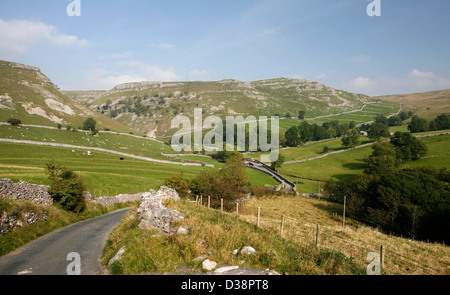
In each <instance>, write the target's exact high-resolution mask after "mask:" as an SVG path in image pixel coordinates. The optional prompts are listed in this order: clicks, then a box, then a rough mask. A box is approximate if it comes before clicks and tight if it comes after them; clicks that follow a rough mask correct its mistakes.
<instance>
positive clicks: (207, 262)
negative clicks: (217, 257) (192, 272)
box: [202, 259, 217, 271]
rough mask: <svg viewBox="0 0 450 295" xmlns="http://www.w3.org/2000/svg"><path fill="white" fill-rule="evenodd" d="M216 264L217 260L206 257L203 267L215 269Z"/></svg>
mask: <svg viewBox="0 0 450 295" xmlns="http://www.w3.org/2000/svg"><path fill="white" fill-rule="evenodd" d="M216 266H217V262H214V261H211V260H209V259H206V260H204V261H203V262H202V268H203V269H204V270H207V271H211V270H213V269H214V268H216Z"/></svg>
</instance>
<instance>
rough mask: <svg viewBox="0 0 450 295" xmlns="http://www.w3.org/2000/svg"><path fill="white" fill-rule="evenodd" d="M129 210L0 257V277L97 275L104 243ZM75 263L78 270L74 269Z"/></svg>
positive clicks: (78, 225) (58, 232)
mask: <svg viewBox="0 0 450 295" xmlns="http://www.w3.org/2000/svg"><path fill="white" fill-rule="evenodd" d="M128 210H130V208H124V209H120V210H117V211H114V212H111V213H108V214H105V215H103V216H99V217H96V218H92V219H89V220H85V221H82V222H78V223H75V224H72V225H69V226H66V227H64V228H61V229H58V230H55V231H53V232H51V233H49V234H46V235H45V236H42V237H40V238H39V239H36V240H34V241H32V242H30V243H28V244H26V245H25V246H23V247H21V248H19V249H17V250H15V251H13V252H11V253H10V254H7V255H4V256H2V257H0V275H66V274H68V270H69V274H81V275H98V274H100V258H101V255H102V251H103V247H104V246H105V243H106V240H107V239H108V236H109V234H110V233H111V231H112V230H113V229H114V227H116V226H117V225H118V224H119V222H120V220H121V219H122V217H123V216H124V215H125V213H127V212H128ZM70 253H76V254H75V256H74V254H71V255H69V254H70ZM78 254H79V255H78ZM76 256H78V257H76ZM78 258H79V259H78ZM78 261H79V262H80V264H78V265H79V267H78V266H75V263H77V262H78Z"/></svg>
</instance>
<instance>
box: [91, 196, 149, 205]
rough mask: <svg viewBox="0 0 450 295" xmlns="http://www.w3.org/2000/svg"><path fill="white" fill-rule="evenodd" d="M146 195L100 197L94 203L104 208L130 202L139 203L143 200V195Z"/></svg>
mask: <svg viewBox="0 0 450 295" xmlns="http://www.w3.org/2000/svg"><path fill="white" fill-rule="evenodd" d="M143 194H144V193H137V194H120V195H117V196H113V197H98V198H95V199H93V200H92V201H94V202H97V203H100V204H102V205H104V206H113V205H115V204H119V203H128V202H137V201H140V200H141V199H142V195H143Z"/></svg>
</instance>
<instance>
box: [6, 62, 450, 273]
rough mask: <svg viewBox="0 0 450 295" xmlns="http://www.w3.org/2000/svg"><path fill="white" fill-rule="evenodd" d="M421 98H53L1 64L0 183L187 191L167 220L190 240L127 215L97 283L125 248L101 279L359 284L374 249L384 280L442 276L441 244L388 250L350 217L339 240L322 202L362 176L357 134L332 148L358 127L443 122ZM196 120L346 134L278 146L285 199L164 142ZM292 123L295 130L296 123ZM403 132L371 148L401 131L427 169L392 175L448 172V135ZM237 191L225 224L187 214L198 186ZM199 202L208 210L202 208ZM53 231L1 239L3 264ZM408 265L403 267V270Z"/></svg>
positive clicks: (224, 165)
mask: <svg viewBox="0 0 450 295" xmlns="http://www.w3.org/2000/svg"><path fill="white" fill-rule="evenodd" d="M436 95H437V96H442V97H444V99H443V100H441V101H445V102H447V101H449V100H448V93H447V92H445V91H443V92H439V93H438V94H436ZM431 96H432V95H431V94H430V95H428V94H424V95H422V94H415V95H405V96H392V97H390V96H389V97H388V96H386V97H369V96H366V95H363V94H356V93H350V92H346V91H343V90H338V89H334V88H331V87H328V86H326V85H324V84H322V83H319V82H316V81H312V80H305V79H291V78H274V79H266V80H258V81H252V82H246V81H240V80H233V79H226V80H220V81H212V82H139V83H138V82H137V83H126V84H120V85H117V86H116V87H114V88H113V89H111V90H79V91H64V90H60V89H59V88H58V87H57V86H56V85H54V84H53V83H52V82H51V80H50V79H49V78H48V77H47V76H45V75H44V74H43V73H41V71H40V70H39V69H38V68H35V67H32V66H27V65H22V64H17V63H12V62H6V61H1V62H0V121H1V122H0V177H1V178H9V179H11V180H13V181H14V182H19V181H26V182H29V183H33V184H39V185H51V184H52V181H51V180H50V178H49V176H48V175H47V174H46V168H47V167H48V166H47V165H48V163H49V162H50V161H51V160H57V161H58V162H59V163H61V164H63V165H64V166H66V167H68V168H70V169H71V170H72V171H73V172H74V173H77V175H79V176H81V177H82V179H83V181H84V185H85V189H86V191H87V192H89V193H90V194H91V196H93V198H94V199H95V198H97V197H100V196H103V197H112V196H118V195H120V194H135V193H142V192H148V191H150V190H158V189H159V188H160V187H161V186H163V185H168V183H170V184H171V185H172V186H174V188H178V189H179V193H180V194H181V193H182V192H185V191H187V192H188V193H187V194H188V195H187V196H185V197H183V198H182V200H181V202H172V201H169V202H168V206H169V207H170V208H173V209H174V210H175V209H176V210H180V211H181V212H184V213H185V214H186V218H185V219H184V220H183V221H182V222H181V223H179V224H176V225H180V224H181V225H182V226H184V227H186V228H188V229H189V230H188V232H189V235H190V236H189V237H184V236H178V235H177V236H171V235H168V236H164V235H162V236H159V235H158V232H157V231H156V230H151V231H143V230H141V229H140V228H139V227H138V226H137V225H138V220H137V218H136V216H135V215H130V214H135V212H136V210H137V207H138V204H127V205H130V206H131V207H132V209H131V212H132V213H130V214H128V215H127V216H128V217H125V218H124V219H123V220H122V222H121V224H120V225H119V226H118V227H117V228H116V229H114V230H113V232H112V234H111V236H110V238H109V239H108V241H107V245H106V247H105V250H104V254H103V257H102V262H103V268H104V269H108V266H107V263H108V261H109V260H110V259H111V258H112V257H113V256H114V255H115V254H116V253H117V251H119V249H121V248H122V247H123V246H125V245H130V247H129V248H128V250H126V252H125V253H126V254H125V258H123V259H122V260H121V261H120V263H119V264H117V265H119V266H117V265H116V266H114V267H113V268H111V267H110V268H109V269H108V270H106V272H114V273H115V274H137V273H172V272H175V273H176V272H179V271H180V272H182V271H183V269H184V268H186V267H187V268H188V269H189V272H202V265H201V263H198V262H193V259H195V258H196V257H199V256H200V257H202V256H203V255H206V256H208V257H209V258H211V259H213V260H215V261H218V262H219V263H221V264H223V265H239V266H240V267H256V268H261V269H266V268H267V269H269V268H270V269H274V270H276V271H277V272H280V273H281V274H294V275H298V274H350V275H354V274H365V268H366V266H367V261H366V255H367V252H368V251H377V248H378V247H379V246H380V245H384V246H385V247H387V249H388V250H387V251H388V252H387V253H388V254H387V256H386V259H387V260H386V261H387V262H386V268H385V272H384V274H448V267H447V266H448V263H449V260H448V259H449V253H450V252H449V248H448V246H446V245H445V244H441V243H439V242H438V241H433V242H430V243H427V242H425V241H415V240H412V239H410V238H409V237H402V236H400V237H399V236H395V235H392V234H390V233H388V232H386V231H381V230H379V229H377V228H375V227H371V226H369V225H367V224H364V223H362V222H361V221H358V220H357V219H356V218H351V217H347V222H348V225H347V226H346V227H345V229H344V228H340V224H341V222H342V221H341V219H340V218H341V216H342V210H343V206H342V203H341V202H336V200H335V199H333V198H332V197H331V195H328V194H327V192H325V191H324V188H325V186H326V184H327V183H329V182H332V181H336V182H338V181H341V182H343V183H345V184H347V185H350V184H351V183H352V182H353V181H354V179H355V178H358V177H359V175H360V174H361V173H363V172H365V171H366V170H367V169H368V168H369V167H370V165H369V164H370V163H369V161H368V158H369V157H370V155H371V154H372V152H373V146H374V145H376V144H377V140H375V139H373V138H369V137H368V136H365V135H363V133H362V132H361V133H360V132H359V131H358V133H360V138H359V142H358V144H357V145H356V146H355V147H350V148H349V147H346V146H344V145H343V141H342V136H343V135H344V134H345V133H346V132H347V131H348V130H352V129H355V128H360V127H361V126H365V125H367V126H369V125H370V124H373V123H374V122H375V121H376V120H377V118H378V117H377V116H381V117H384V118H389V117H394V116H399V115H400V114H401V113H404V112H410V111H412V112H413V113H414V114H419V115H427V118H428V119H429V120H430V121H431V120H433V119H434V118H435V117H436V116H437V115H439V114H441V113H445V111H446V104H444V105H442V108H441V109H442V112H440V109H439V108H437V107H436V106H434V105H433V104H430V107H429V108H430V109H429V110H427V111H429V112H421V111H420V110H421V109H423V105H425V104H428V101H429V100H428V99H429V97H431ZM422 98H423V101H422V102H420V103H419V101H420V100H421V99H422ZM431 99H438V98H436V97H435V96H432V98H431ZM195 108H201V109H202V110H203V112H202V115H203V116H204V117H206V116H211V115H215V116H219V117H220V118H223V119H225V117H226V116H239V115H242V116H243V117H244V118H245V117H247V116H250V115H252V116H255V117H258V116H269V117H270V116H275V115H278V116H280V134H281V137H285V135H286V133H287V131H288V130H291V128H293V127H299V126H300V125H302V126H305V124H306V123H307V124H310V125H311V126H315V125H317V126H321V127H323V126H326V128H325V127H323V130H324V131H326V132H328V133H329V134H332V132H337V131H339V130H334V129H333V128H335V127H336V126H337V127H339V126H340V127H339V128H342V130H341V131H342V133H343V134H342V135H341V136H337V135H335V136H331V137H330V138H326V139H321V140H312V139H308V140H306V141H305V142H302V143H300V144H298V145H296V146H280V155H281V156H282V158H283V163H281V164H280V166H279V167H276V168H274V169H276V170H278V171H279V173H280V174H281V175H282V176H284V177H286V179H288V180H289V181H291V182H292V183H294V184H296V191H295V192H289V191H284V188H283V187H280V186H279V184H280V183H279V182H277V181H276V180H275V179H274V178H273V177H271V176H270V175H269V174H266V173H263V172H261V171H257V170H254V169H251V168H250V167H245V165H242V167H241V166H239V167H240V168H236V167H237V166H232V165H231V164H230V162H228V161H226V160H227V159H228V158H227V157H231V158H233V157H232V155H231V154H226V153H225V154H222V155H221V156H223V157H224V158H225V159H221V158H220V157H218V154H219V153H217V152H214V151H213V152H205V151H201V152H192V153H190V152H189V153H188V152H180V153H178V152H176V151H174V150H173V148H172V147H171V146H170V137H171V136H172V135H173V133H174V132H176V131H177V130H176V129H171V128H170V124H171V121H172V119H173V118H174V117H175V116H176V115H183V116H186V117H188V118H189V119H193V118H194V109H195ZM301 111H304V114H305V116H304V117H302V118H301V119H300V118H299V117H301V116H299V115H300V112H301ZM89 117H90V118H93V119H94V121H95V122H96V128H95V130H83V129H85V128H84V125H85V120H86V119H87V118H89ZM10 118H17V119H19V120H20V124H17V125H18V126H13V124H10V123H7V121H8V119H10ZM411 120H412V119H411V118H410V117H408V118H407V119H405V120H400V124H399V125H398V126H389V132H390V133H391V134H390V136H385V137H383V138H382V139H381V140H382V141H385V142H388V141H389V140H390V138H391V136H393V134H394V133H395V132H397V131H400V132H404V133H408V134H412V135H413V137H414V138H420V139H421V140H423V142H424V143H425V144H426V146H427V149H428V150H427V153H426V155H425V156H424V157H421V158H420V159H417V160H410V161H405V162H402V163H401V165H400V167H399V169H409V168H411V169H412V168H417V167H423V166H430V167H434V168H436V169H442V170H441V171H444V170H445V169H448V168H449V167H450V154H449V152H448V146H449V144H450V135H449V129H445V130H429V131H427V132H416V133H409V130H408V126H409V125H408V124H410V122H411ZM269 121H270V118H269ZM269 126H270V124H269ZM330 126H332V127H330ZM316 128H317V127H316ZM247 130H248V129H247ZM206 131H208V130H207V129H206V130H203V132H206ZM341 131H339V132H341ZM361 131H362V130H361ZM328 133H327V136H328V135H329V134H328ZM428 135H430V136H428ZM425 136H427V137H425ZM262 154H264V153H261V152H256V153H242V154H241V153H238V156H240V157H244V158H252V159H259V157H260V156H261V155H262ZM266 154H267V153H266ZM234 156H236V154H234ZM241 162H242V161H241ZM246 163H247V165H248V161H247V162H246ZM265 164H268V165H270V164H271V163H265ZM235 165H236V164H235ZM241 168H242V170H239V169H241ZM227 169H230V170H227ZM234 169H237V170H234ZM227 171H228V172H227ZM241 171H242V173H241ZM443 173H444V172H443ZM221 177H223V179H222V178H221ZM241 177H242V179H241ZM235 180H236V183H239V186H237V187H236V190H237V191H238V190H239V191H241V190H242V192H243V193H242V194H241V195H240V197H239V199H237V198H236V200H234V199H230V200H228V201H230V202H231V201H233V202H236V203H238V204H239V205H238V207H239V209H238V210H240V211H239V214H236V213H234V212H233V210H234V207H233V209H229V208H228V207H227V210H225V211H226V212H222V211H219V207H218V204H219V203H220V199H219V197H218V196H214V195H212V196H211V197H212V199H213V204H212V207H213V208H209V209H208V208H207V206H206V204H205V203H203V205H204V206H199V205H198V204H194V202H195V201H194V200H196V198H198V195H200V194H202V193H197V192H198V191H201V189H205V187H208V181H209V182H211V184H212V182H213V181H217V182H214V184H213V185H210V187H208V189H210V191H213V190H214V189H216V191H217V192H220V190H223V191H227V192H229V191H231V189H230V187H232V185H235V182H233V181H235ZM220 181H224V183H221V182H220ZM226 181H230V182H229V183H227V182H226ZM177 185H178V187H176V186H177ZM214 185H216V186H217V187H214ZM202 186H203V187H202ZM211 186H212V188H211ZM203 197H204V201H205V199H206V195H204V196H203ZM0 201H1V203H0V209H2V208H3V209H4V210H9V211H11V210H13V209H11V207H14V208H27V206H29V205H24V204H22V203H21V202H19V201H14V202H13V203H9V202H10V201H7V200H4V199H3V198H2V199H0ZM11 202H12V201H11ZM227 204H228V203H227ZM232 204H233V206H235V205H234V204H235V203H232ZM92 206H93V205H92V204H89V206H88V209H87V212H86V213H82V214H87V215H89V214H91V210H93V209H92ZM258 207H260V209H262V210H263V211H262V212H263V215H262V225H261V226H260V227H256V225H255V224H256V213H255V212H256V210H257V208H258ZM230 208H231V207H230ZM55 210H62V209H61V208H59V207H57V209H55ZM110 210H113V208H106V209H105V208H100V209H99V207H97V205H95V210H93V211H94V213H92V214H94V215H95V216H96V215H99V214H103V213H106V212H109V211H110ZM98 211H101V212H102V213H99V212H98ZM49 212H50V215H52V216H53V218H56V217H55V216H60V214H63V213H60V212H59V211H54V210H53V209H51V210H49ZM64 214H66V213H64ZM70 214H71V213H69V215H70ZM64 216H65V215H64ZM82 216H83V215H82ZM281 216H283V218H284V216H286V218H287V220H288V219H289V220H288V221H287V222H286V227H285V234H284V235H280V234H279V233H278V229H279V222H280V220H279V219H280V217H281ZM64 218H65V220H66V219H67V222H66V223H65V224H64V225H67V224H70V223H71V222H72V221H70V220H76V221H79V219H76V218H78V215H76V216H73V218H74V219H71V218H72V217H70V218H69V217H67V218H66V217H64ZM83 218H84V217H83ZM86 218H90V217H86ZM52 220H53V219H52ZM52 222H53V221H52ZM38 224H39V223H38ZM317 224H320V226H321V229H322V230H323V233H322V234H323V236H322V241H321V244H320V247H318V246H317V245H316V246H314V235H315V234H314V228H315V226H316V225H317ZM59 226H62V225H59V224H58V225H56V224H52V226H51V228H47V227H44V226H43V230H42V231H39V234H36V235H34V234H32V233H30V230H29V229H27V228H26V227H23V228H19V229H16V230H15V233H14V234H7V235H6V236H7V237H8V238H5V239H3V238H2V243H4V244H2V243H0V246H1V247H2V249H1V251H0V253H4V254H6V253H7V252H9V251H12V250H14V249H16V248H18V247H20V246H21V245H23V244H25V243H26V242H27V241H30V240H33V239H35V238H37V237H38V236H39V235H43V234H45V233H47V232H50V231H52V230H54V229H55V228H58V227H59ZM22 235H23V237H22ZM155 235H156V238H155ZM224 236H226V238H224ZM14 240H17V241H16V242H14ZM3 241H5V242H3ZM21 241H23V242H21ZM247 244H251V245H253V246H254V247H255V248H257V253H258V254H257V255H256V256H252V257H249V258H246V259H244V260H239V259H238V258H237V257H235V256H232V255H230V253H232V252H233V250H234V249H236V248H239V247H242V246H243V245H247ZM142 245H145V246H142ZM150 246H151V247H150ZM149 249H152V251H149ZM293 253H295V255H294V254H293ZM418 253H422V254H420V255H419V254H418ZM297 254H298V255H297ZM296 255H297V256H296ZM411 255H413V256H414V257H413V258H411V259H409V258H408V257H409V256H411ZM294 256H295V257H294ZM299 257H302V259H300V258H299ZM411 257H412V256H411Z"/></svg>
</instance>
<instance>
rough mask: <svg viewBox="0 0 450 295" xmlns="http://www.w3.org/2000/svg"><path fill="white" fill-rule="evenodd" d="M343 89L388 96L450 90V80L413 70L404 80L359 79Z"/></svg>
mask: <svg viewBox="0 0 450 295" xmlns="http://www.w3.org/2000/svg"><path fill="white" fill-rule="evenodd" d="M343 88H345V89H348V91H352V92H360V93H365V94H367V95H372V96H376V95H386V94H400V93H413V92H425V91H431V90H437V89H443V88H450V80H449V79H446V78H442V77H438V76H437V75H436V74H435V73H433V72H422V71H420V70H417V69H413V70H411V72H409V73H408V74H407V75H406V76H405V77H403V78H395V77H391V76H385V77H379V78H376V79H370V78H367V77H358V78H355V79H353V80H351V81H349V82H347V83H344V84H343Z"/></svg>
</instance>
